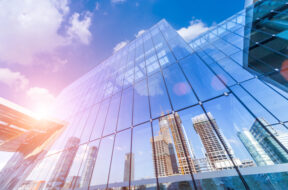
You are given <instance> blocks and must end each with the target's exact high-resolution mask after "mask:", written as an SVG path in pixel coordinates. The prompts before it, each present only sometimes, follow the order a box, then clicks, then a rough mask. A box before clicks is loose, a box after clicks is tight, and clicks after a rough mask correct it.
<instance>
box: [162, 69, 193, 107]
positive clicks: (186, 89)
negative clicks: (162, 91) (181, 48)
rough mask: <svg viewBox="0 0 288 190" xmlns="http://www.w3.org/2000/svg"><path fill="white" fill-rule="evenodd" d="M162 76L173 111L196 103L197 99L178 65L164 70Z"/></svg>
mask: <svg viewBox="0 0 288 190" xmlns="http://www.w3.org/2000/svg"><path fill="white" fill-rule="evenodd" d="M163 75H164V78H165V81H166V84H167V88H168V92H169V95H170V98H171V101H172V104H173V108H174V109H175V110H178V109H181V108H184V107H186V106H191V105H193V104H195V103H197V99H196V98H195V96H194V94H193V92H192V90H191V87H190V86H189V84H188V82H187V81H186V79H185V77H184V75H183V73H182V71H181V70H180V68H179V66H178V64H173V65H171V66H169V67H167V68H166V69H164V70H163Z"/></svg>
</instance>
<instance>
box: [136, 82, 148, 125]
mask: <svg viewBox="0 0 288 190" xmlns="http://www.w3.org/2000/svg"><path fill="white" fill-rule="evenodd" d="M133 111H134V113H133V123H134V125H135V124H138V123H141V122H144V121H148V120H149V118H150V113H149V112H150V111H149V100H148V90H147V81H146V79H145V80H142V81H141V82H139V83H138V84H135V87H134V110H133Z"/></svg>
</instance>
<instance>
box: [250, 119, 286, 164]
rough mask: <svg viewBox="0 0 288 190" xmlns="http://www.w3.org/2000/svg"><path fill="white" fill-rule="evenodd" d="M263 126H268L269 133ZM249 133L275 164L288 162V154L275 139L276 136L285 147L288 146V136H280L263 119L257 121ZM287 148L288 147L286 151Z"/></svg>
mask: <svg viewBox="0 0 288 190" xmlns="http://www.w3.org/2000/svg"><path fill="white" fill-rule="evenodd" d="M260 122H261V123H260ZM263 126H266V128H267V130H269V132H268V131H266V130H265V129H264V128H263ZM249 131H250V133H251V134H252V135H253V137H254V138H255V140H256V141H257V142H258V143H259V144H260V145H261V147H262V148H263V150H264V151H265V152H266V154H267V155H269V157H270V159H271V160H272V161H273V162H274V164H279V163H287V162H288V154H287V152H286V151H285V150H284V149H283V148H282V147H281V146H280V145H279V143H278V142H277V141H276V140H275V139H274V138H273V136H274V137H275V138H276V139H278V141H279V142H280V143H281V144H283V145H284V146H285V145H287V137H288V135H287V134H282V135H279V133H278V132H277V131H276V130H275V129H274V128H273V127H272V126H270V125H269V123H268V122H267V121H265V120H264V119H262V118H259V119H257V120H255V122H254V123H253V125H252V126H251V128H250V130H249ZM272 135H273V136H272ZM287 148H288V147H286V149H287Z"/></svg>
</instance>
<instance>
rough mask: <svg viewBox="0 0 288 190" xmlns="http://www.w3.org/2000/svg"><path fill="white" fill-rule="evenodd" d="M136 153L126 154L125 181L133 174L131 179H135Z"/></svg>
mask: <svg viewBox="0 0 288 190" xmlns="http://www.w3.org/2000/svg"><path fill="white" fill-rule="evenodd" d="M130 162H131V174H130ZM134 170H135V168H134V153H126V154H125V162H124V177H123V181H124V182H125V181H129V178H130V175H131V181H132V180H134Z"/></svg>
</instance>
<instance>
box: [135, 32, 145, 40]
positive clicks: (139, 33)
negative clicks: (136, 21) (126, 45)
mask: <svg viewBox="0 0 288 190" xmlns="http://www.w3.org/2000/svg"><path fill="white" fill-rule="evenodd" d="M145 31H146V30H139V31H138V33H137V34H136V35H135V37H136V38H138V37H139V36H141V35H142V34H144V32H145Z"/></svg>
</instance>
